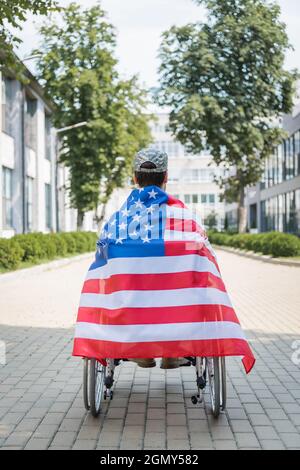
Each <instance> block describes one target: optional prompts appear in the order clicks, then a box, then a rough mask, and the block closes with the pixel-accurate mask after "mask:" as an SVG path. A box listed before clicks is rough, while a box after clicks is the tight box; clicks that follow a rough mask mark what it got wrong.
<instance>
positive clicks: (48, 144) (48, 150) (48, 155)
mask: <svg viewBox="0 0 300 470" xmlns="http://www.w3.org/2000/svg"><path fill="white" fill-rule="evenodd" d="M45 158H46V159H47V160H51V120H50V116H47V114H45Z"/></svg>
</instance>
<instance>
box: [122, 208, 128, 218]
mask: <svg viewBox="0 0 300 470" xmlns="http://www.w3.org/2000/svg"><path fill="white" fill-rule="evenodd" d="M121 212H122V215H123V217H128V216H129V214H130V211H129V210H128V209H124V210H122V211H121Z"/></svg>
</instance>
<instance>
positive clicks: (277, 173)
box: [246, 106, 300, 235]
mask: <svg viewBox="0 0 300 470" xmlns="http://www.w3.org/2000/svg"><path fill="white" fill-rule="evenodd" d="M282 126H283V129H284V130H285V131H287V133H288V137H287V138H286V139H284V141H283V142H282V143H281V144H280V145H279V146H278V147H277V148H276V149H275V150H274V153H273V154H272V155H271V156H270V157H269V158H268V159H267V161H266V164H265V171H264V174H263V176H262V179H261V181H260V182H259V183H258V184H257V185H256V186H255V187H253V188H249V189H248V190H247V198H246V202H247V207H248V227H249V229H250V230H252V231H258V232H268V231H272V230H276V231H280V232H287V233H293V234H296V235H300V109H299V106H296V107H295V110H294V113H293V114H291V115H287V116H284V117H283V119H282Z"/></svg>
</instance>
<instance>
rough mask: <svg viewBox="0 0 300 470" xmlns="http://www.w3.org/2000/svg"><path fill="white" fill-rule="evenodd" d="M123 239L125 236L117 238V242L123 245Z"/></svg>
mask: <svg viewBox="0 0 300 470" xmlns="http://www.w3.org/2000/svg"><path fill="white" fill-rule="evenodd" d="M123 240H124V238H121V237H120V238H117V239H116V244H120V245H122V243H123Z"/></svg>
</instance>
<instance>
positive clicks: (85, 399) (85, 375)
mask: <svg viewBox="0 0 300 470" xmlns="http://www.w3.org/2000/svg"><path fill="white" fill-rule="evenodd" d="M83 403H84V407H85V409H86V410H87V411H89V409H90V403H89V359H88V358H87V357H85V358H84V359H83Z"/></svg>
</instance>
